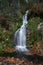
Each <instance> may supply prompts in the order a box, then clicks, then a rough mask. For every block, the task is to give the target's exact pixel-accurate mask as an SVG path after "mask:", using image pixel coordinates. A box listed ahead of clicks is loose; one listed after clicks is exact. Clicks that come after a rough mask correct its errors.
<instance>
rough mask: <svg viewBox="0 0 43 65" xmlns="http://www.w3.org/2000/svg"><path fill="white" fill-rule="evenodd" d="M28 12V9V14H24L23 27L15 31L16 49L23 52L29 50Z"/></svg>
mask: <svg viewBox="0 0 43 65" xmlns="http://www.w3.org/2000/svg"><path fill="white" fill-rule="evenodd" d="M27 14H28V11H26V14H25V15H24V16H23V24H22V26H21V28H20V29H18V30H17V31H16V33H15V45H16V50H18V51H22V52H24V51H27V48H26V24H27Z"/></svg>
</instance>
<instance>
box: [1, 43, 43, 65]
mask: <svg viewBox="0 0 43 65" xmlns="http://www.w3.org/2000/svg"><path fill="white" fill-rule="evenodd" d="M42 46H43V45H38V44H37V45H36V44H35V45H34V46H33V47H32V48H31V49H30V50H29V51H27V52H24V53H23V56H22V57H21V56H20V55H19V54H18V55H19V56H20V57H19V56H16V54H15V53H2V54H1V55H0V65H43V50H41V49H40V48H41V47H42ZM6 54H7V55H6ZM14 54H15V55H14ZM11 55H12V56H11ZM21 55H22V54H21Z"/></svg>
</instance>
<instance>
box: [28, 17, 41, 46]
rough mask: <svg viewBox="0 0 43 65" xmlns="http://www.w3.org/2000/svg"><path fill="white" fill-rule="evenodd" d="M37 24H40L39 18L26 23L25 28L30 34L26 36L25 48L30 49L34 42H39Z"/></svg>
mask: <svg viewBox="0 0 43 65" xmlns="http://www.w3.org/2000/svg"><path fill="white" fill-rule="evenodd" d="M39 23H40V18H39V17H35V18H32V19H30V20H29V21H28V24H27V27H28V29H29V30H30V34H29V35H28V36H29V38H28V41H27V46H30V47H31V46H32V45H34V43H35V42H36V41H40V40H41V36H40V34H39V30H38V28H37V27H38V24H39ZM28 33H29V32H28Z"/></svg>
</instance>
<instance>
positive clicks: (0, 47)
mask: <svg viewBox="0 0 43 65" xmlns="http://www.w3.org/2000/svg"><path fill="white" fill-rule="evenodd" d="M2 51H3V46H2V44H1V43H0V52H2Z"/></svg>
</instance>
